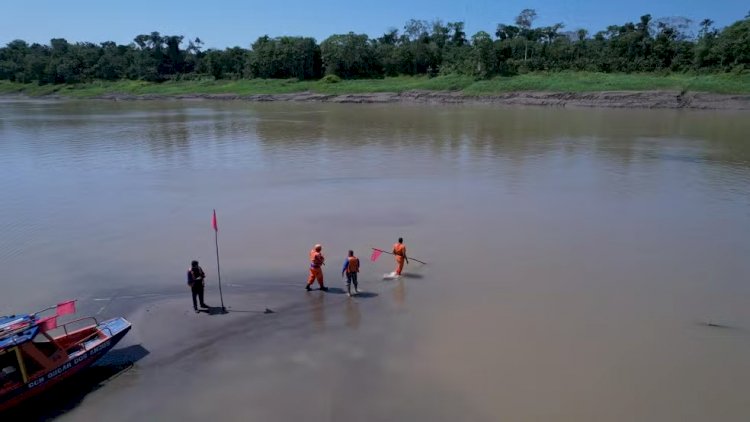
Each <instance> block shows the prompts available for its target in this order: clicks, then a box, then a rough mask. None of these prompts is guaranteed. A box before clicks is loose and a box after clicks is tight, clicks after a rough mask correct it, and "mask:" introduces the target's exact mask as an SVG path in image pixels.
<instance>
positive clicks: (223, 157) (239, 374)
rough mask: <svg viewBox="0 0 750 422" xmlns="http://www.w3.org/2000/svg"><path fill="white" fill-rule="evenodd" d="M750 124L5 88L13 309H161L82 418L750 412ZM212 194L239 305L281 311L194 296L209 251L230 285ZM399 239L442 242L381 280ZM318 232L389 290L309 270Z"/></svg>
mask: <svg viewBox="0 0 750 422" xmlns="http://www.w3.org/2000/svg"><path fill="white" fill-rule="evenodd" d="M748 134H750V115H749V114H748V113H747V112H688V111H672V110H658V111H652V110H600V109H552V108H502V107H490V106H424V105H336V104H290V103H270V104H254V103H242V102H209V101H186V102H179V101H168V102H157V101H154V102H148V101H143V102H107V101H91V102H74V101H67V102H66V101H26V100H24V101H19V100H8V99H6V100H3V101H0V195H1V196H2V202H1V204H2V205H1V206H0V268H2V274H3V276H2V277H3V281H2V293H1V294H0V313H3V314H7V313H14V312H26V311H29V310H35V309H39V308H43V307H45V306H47V305H49V304H54V303H56V302H57V301H60V300H62V299H67V298H78V299H79V309H80V310H81V311H84V312H88V313H93V314H98V315H99V316H100V317H106V316H115V315H116V314H126V315H129V316H130V317H131V318H132V319H133V320H134V322H135V321H138V322H139V324H138V326H137V327H135V328H134V332H133V334H132V335H129V336H130V337H132V338H131V339H130V340H129V341H130V342H131V343H137V344H139V345H142V346H143V347H144V348H145V349H148V350H149V351H150V355H149V356H147V357H145V358H143V359H142V360H141V361H139V362H137V363H136V364H135V365H134V367H133V368H132V369H131V370H129V371H126V372H125V374H124V375H123V376H120V377H117V378H115V379H113V380H110V381H108V382H106V383H105V384H104V385H103V386H102V387H100V388H98V389H96V390H95V391H92V392H91V393H90V394H87V395H85V396H84V397H83V398H81V399H80V400H77V401H76V403H74V404H72V405H70V406H69V407H68V408H66V409H65V410H64V411H62V412H57V413H56V414H60V415H61V416H62V417H61V419H62V420H91V418H98V417H101V416H102V415H106V416H107V418H108V419H111V420H132V419H134V418H142V419H143V418H145V420H176V419H179V418H182V419H183V420H198V419H204V420H205V419H206V418H214V419H222V420H269V421H270V420H279V421H282V420H325V421H328V420H331V421H334V420H335V421H339V420H341V421H344V420H375V421H380V420H382V421H387V420H472V421H473V420H476V421H485V420H487V421H495V420H529V421H531V420H534V421H536V420H556V421H559V420H565V421H580V420H614V421H620V420H622V421H628V420H659V421H664V420H679V421H685V420H695V421H704V420H725V421H733V420H736V421H745V420H748V419H750V405H748V400H747V389H748V387H749V386H750V359H749V358H748V356H750V306H749V304H750V138H748ZM213 208H216V209H217V211H218V214H219V226H220V247H221V252H222V254H221V259H222V261H221V264H222V280H223V282H224V283H225V286H224V289H225V294H227V295H228V297H230V298H231V301H232V303H230V305H232V307H233V308H235V309H245V310H248V311H253V312H254V311H257V310H260V309H263V307H264V306H265V305H267V304H268V303H272V305H273V306H274V307H277V308H278V309H277V312H276V313H275V314H273V315H272V316H268V317H266V316H262V315H258V314H252V313H248V314H247V315H246V316H237V315H238V314H234V315H232V316H231V318H233V319H231V318H228V319H227V320H225V322H222V320H220V319H218V318H221V317H208V315H200V316H196V315H194V314H192V312H187V313H186V312H185V310H186V309H188V308H189V307H190V304H189V298H188V296H187V295H186V294H185V292H184V271H185V269H186V268H187V264H188V263H189V261H190V260H191V259H193V258H195V259H198V260H200V261H201V263H202V265H203V266H204V268H205V269H206V271H207V272H208V274H209V282H210V283H211V286H210V287H209V289H208V290H209V291H208V294H209V302H211V304H216V302H217V301H218V299H217V297H216V296H217V291H216V288H215V282H216V270H215V257H214V243H213V241H214V239H213V232H212V230H211V226H210V216H211V210H212V209H213ZM398 236H403V237H404V238H405V239H406V244H407V247H408V251H409V253H410V254H412V255H413V256H415V257H417V258H420V259H422V260H424V261H427V262H428V265H426V266H420V265H416V264H414V263H412V264H411V265H409V266H408V267H407V272H408V275H410V276H409V277H405V278H403V279H402V280H400V281H390V282H388V281H383V280H382V279H381V278H382V275H383V274H384V273H387V272H389V271H391V269H392V266H393V265H392V261H391V260H390V257H387V256H383V257H381V258H380V259H379V260H378V261H377V262H375V263H372V262H369V261H368V257H369V255H370V249H369V248H370V247H385V248H388V247H390V245H391V244H392V243H393V242H394V241H395V239H396V238H397V237H398ZM315 243H322V244H323V245H324V253H325V254H326V256H327V258H328V265H327V266H326V269H325V272H326V277H327V279H328V283H329V284H330V285H331V286H332V287H337V288H339V289H340V288H342V287H343V284H342V282H341V279H340V278H339V277H338V276H337V274H336V273H337V272H338V270H339V268H340V265H341V263H342V262H343V258H344V256H345V253H346V251H347V250H348V249H354V250H355V252H356V253H357V254H358V255H359V256H360V257H361V258H362V260H363V270H362V274H361V276H360V277H361V280H362V284H363V286H364V288H365V290H367V291H368V292H369V295H368V296H366V297H362V298H359V299H356V300H348V299H346V298H345V296H343V295H341V294H339V293H340V291H338V292H334V293H331V294H327V295H324V294H322V293H320V292H313V293H311V294H306V293H304V291H303V290H302V284H303V282H304V278H305V277H306V265H307V264H306V260H307V253H308V251H309V249H310V247H311V246H312V245H313V244H315ZM159 301H161V303H163V305H162V306H161V307H159V306H157V305H153V306H155V308H153V309H150V310H149V312H154V313H155V314H154V315H152V316H150V317H146V316H144V315H146V314H145V312H146V311H145V310H144V308H143V306H145V304H146V303H150V304H158V303H159ZM157 308H158V309H160V311H158V312H161V313H160V314H156V312H157V310H156V309H157ZM203 316H205V318H204V319H196V318H199V317H203ZM206 318H212V319H210V321H211V322H206V321H209V320H208V319H206ZM264 318H265V319H264ZM216 321H218V322H216ZM207 324H208V325H207ZM712 325H718V326H712ZM195 327H198V328H195ZM191 330H192V331H191ZM126 345H127V344H126Z"/></svg>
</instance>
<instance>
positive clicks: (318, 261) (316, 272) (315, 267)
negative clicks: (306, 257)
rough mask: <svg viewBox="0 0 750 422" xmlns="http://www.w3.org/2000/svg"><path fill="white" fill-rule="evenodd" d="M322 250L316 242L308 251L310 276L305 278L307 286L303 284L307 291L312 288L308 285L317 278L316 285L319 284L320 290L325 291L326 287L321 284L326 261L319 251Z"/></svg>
mask: <svg viewBox="0 0 750 422" xmlns="http://www.w3.org/2000/svg"><path fill="white" fill-rule="evenodd" d="M322 250H323V247H322V246H321V245H320V244H318V245H315V247H314V248H313V249H312V250H311V251H310V277H309V278H308V279H307V286H305V290H307V291H308V292H309V291H310V290H312V288H311V287H310V286H312V284H313V282H315V280H318V285H320V290H322V291H324V292H327V291H328V287H326V286H325V284H323V268H322V267H323V265H325V263H326V258H325V257H324V256H323V253H322V252H321V251H322Z"/></svg>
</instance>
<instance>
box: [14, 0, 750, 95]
mask: <svg viewBox="0 0 750 422" xmlns="http://www.w3.org/2000/svg"><path fill="white" fill-rule="evenodd" d="M537 17H538V16H537V13H536V11H535V10H533V9H525V10H523V11H522V12H521V13H520V14H519V15H518V16H517V17H516V18H515V20H514V22H513V23H510V24H499V25H497V28H496V30H495V32H494V34H491V33H488V32H485V31H479V32H477V33H476V34H474V35H472V36H470V37H469V36H467V34H466V32H465V30H464V23H463V22H447V23H444V22H443V21H440V20H436V21H433V22H427V21H423V20H415V19H412V20H410V21H408V22H407V23H406V24H405V25H404V27H403V29H402V30H398V29H391V30H388V31H387V32H385V33H384V34H383V35H382V36H380V37H377V38H371V37H369V36H368V35H366V34H355V33H353V32H350V33H348V34H336V35H332V36H330V37H328V38H327V39H325V40H324V41H322V42H321V43H319V44H318V43H317V41H316V40H315V39H314V38H310V37H291V36H284V37H276V38H271V37H268V36H262V37H260V38H258V39H257V40H256V41H255V42H254V43H253V44H252V45H251V46H250V48H249V49H245V48H240V47H232V48H227V49H224V50H220V49H204V48H203V42H202V41H201V40H200V39H199V38H196V39H194V40H186V39H185V37H183V36H179V35H162V34H160V33H159V32H152V33H151V34H143V35H138V36H136V37H135V38H134V39H133V42H132V43H130V44H128V45H118V44H116V43H114V42H111V41H108V42H103V43H100V44H95V43H90V42H78V43H69V42H68V41H66V40H65V39H61V38H55V39H52V40H51V41H50V44H49V45H42V44H36V43H34V44H29V43H27V42H25V41H23V40H15V41H12V42H10V43H8V44H7V45H6V46H5V47H2V48H0V80H9V81H14V82H22V83H29V82H36V83H39V84H59V83H80V82H88V81H93V80H108V81H114V80H123V79H124V80H145V81H152V82H162V81H167V80H190V79H205V78H214V79H241V78H283V79H291V78H294V79H299V80H306V79H318V78H321V77H323V76H324V75H336V76H337V77H340V78H344V79H350V78H381V77H384V76H397V75H430V76H436V75H439V74H463V75H471V76H474V77H477V78H489V77H492V76H496V75H514V74H519V73H525V72H533V71H565V70H574V71H591V72H688V71H696V72H744V71H749V70H750V13H749V14H748V15H747V16H745V18H744V19H741V20H739V21H737V22H735V23H733V24H731V25H729V26H727V27H725V28H721V29H720V28H716V27H715V26H714V22H713V21H711V20H710V19H705V20H703V21H701V22H700V23H699V25H698V27H697V29H698V31H697V34H693V33H692V32H691V30H692V28H693V26H694V25H693V23H692V22H691V21H689V20H688V19H685V18H665V19H653V18H652V17H651V15H643V16H641V17H640V19H639V20H638V21H637V22H627V23H625V24H623V25H610V26H608V27H607V28H606V29H605V30H602V31H599V32H596V33H595V34H590V33H589V32H588V31H586V30H585V29H579V30H576V31H565V30H564V29H565V27H564V25H563V24H561V23H558V24H554V25H551V26H534V22H535V20H536V19H537Z"/></svg>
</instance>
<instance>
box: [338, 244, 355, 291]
mask: <svg viewBox="0 0 750 422" xmlns="http://www.w3.org/2000/svg"><path fill="white" fill-rule="evenodd" d="M358 272H359V258H357V257H356V256H354V251H349V256H348V257H347V258H346V260H345V261H344V267H343V268H341V276H342V277H343V276H344V274H346V294H347V295H348V296H351V295H352V283H354V293H355V294H356V293H359V285H358V284H357V273H358Z"/></svg>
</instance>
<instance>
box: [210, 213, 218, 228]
mask: <svg viewBox="0 0 750 422" xmlns="http://www.w3.org/2000/svg"><path fill="white" fill-rule="evenodd" d="M211 227H213V228H214V231H215V232H218V231H219V223H217V222H216V210H214V216H213V218H212V219H211Z"/></svg>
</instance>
